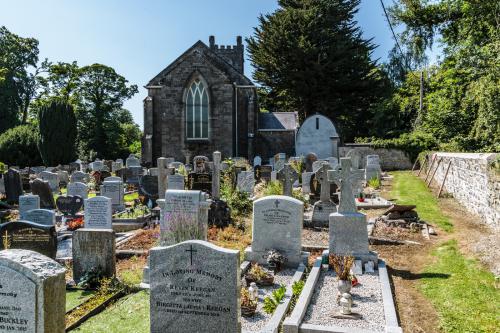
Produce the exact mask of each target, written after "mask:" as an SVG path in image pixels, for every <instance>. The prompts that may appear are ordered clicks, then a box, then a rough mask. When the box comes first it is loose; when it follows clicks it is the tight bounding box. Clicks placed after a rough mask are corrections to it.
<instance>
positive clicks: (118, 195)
mask: <svg viewBox="0 0 500 333" xmlns="http://www.w3.org/2000/svg"><path fill="white" fill-rule="evenodd" d="M101 196H103V197H106V198H110V199H111V207H112V209H113V211H119V210H124V209H125V202H124V198H123V197H124V194H123V182H122V181H121V180H119V181H105V182H104V183H102V186H101Z"/></svg>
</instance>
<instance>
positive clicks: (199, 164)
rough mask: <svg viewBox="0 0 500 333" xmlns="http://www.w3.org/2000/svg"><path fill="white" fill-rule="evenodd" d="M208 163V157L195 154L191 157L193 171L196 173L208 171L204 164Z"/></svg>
mask: <svg viewBox="0 0 500 333" xmlns="http://www.w3.org/2000/svg"><path fill="white" fill-rule="evenodd" d="M207 163H208V157H206V156H195V157H194V158H193V168H194V169H193V172H196V173H206V172H208V170H207V168H206V164H207Z"/></svg>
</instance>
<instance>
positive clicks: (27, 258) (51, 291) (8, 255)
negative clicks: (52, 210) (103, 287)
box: [0, 249, 66, 333]
mask: <svg viewBox="0 0 500 333" xmlns="http://www.w3.org/2000/svg"><path fill="white" fill-rule="evenodd" d="M64 272H65V270H64V268H63V267H62V266H61V265H59V264H58V263H57V262H55V261H54V260H52V259H50V258H47V257H46V256H43V255H41V254H39V253H36V252H33V251H28V250H20V249H12V250H4V251H1V252H0V281H2V283H1V284H2V287H1V290H2V291H1V293H2V297H0V308H1V309H2V311H1V313H0V332H37V333H63V332H64V331H65V320H64V316H65V312H66V311H65V305H66V289H65V287H66V284H65V280H64Z"/></svg>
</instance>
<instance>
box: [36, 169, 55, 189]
mask: <svg viewBox="0 0 500 333" xmlns="http://www.w3.org/2000/svg"><path fill="white" fill-rule="evenodd" d="M40 178H41V179H42V180H45V181H46V182H48V183H49V186H50V189H51V190H52V192H59V177H58V176H57V173H55V172H48V171H42V172H40Z"/></svg>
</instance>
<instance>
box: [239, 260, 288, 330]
mask: <svg viewBox="0 0 500 333" xmlns="http://www.w3.org/2000/svg"><path fill="white" fill-rule="evenodd" d="M294 274H295V269H285V270H283V271H281V272H279V273H278V274H276V275H275V276H274V285H272V286H269V287H259V303H258V304H257V311H256V312H255V315H254V316H253V317H243V316H242V317H241V328H242V331H244V332H259V331H260V330H261V329H263V328H264V326H266V324H267V321H268V320H269V319H270V318H271V315H270V314H267V313H266V312H264V310H263V309H262V307H263V306H264V298H265V297H266V296H270V295H271V293H272V292H273V290H275V289H278V288H279V287H280V285H281V284H284V285H285V286H288V285H289V284H290V283H291V281H292V277H293V275H294ZM242 284H243V285H244V284H245V282H242Z"/></svg>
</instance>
